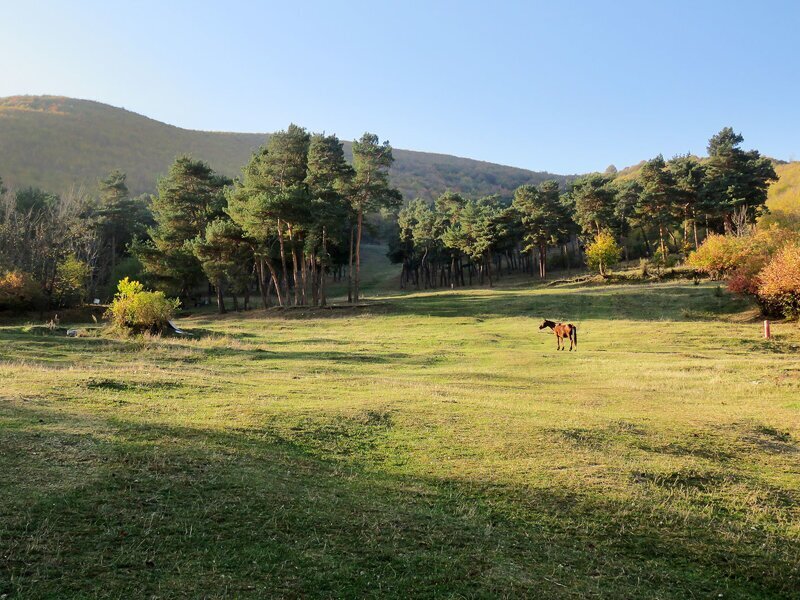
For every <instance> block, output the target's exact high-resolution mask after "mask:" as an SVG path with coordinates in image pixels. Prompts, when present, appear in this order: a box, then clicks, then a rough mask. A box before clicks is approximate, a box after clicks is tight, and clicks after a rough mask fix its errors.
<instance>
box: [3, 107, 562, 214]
mask: <svg viewBox="0 0 800 600" xmlns="http://www.w3.org/2000/svg"><path fill="white" fill-rule="evenodd" d="M267 137H268V134H264V133H220V132H209V131H192V130H188V129H181V128H180V127H174V126H172V125H167V124H165V123H161V122H159V121H155V120H153V119H150V118H147V117H144V116H142V115H139V114H136V113H134V112H131V111H128V110H125V109H122V108H116V107H113V106H109V105H107V104H101V103H99V102H93V101H90V100H77V99H73V98H63V97H55V96H13V97H8V98H0V177H2V178H3V180H4V181H5V182H6V184H7V185H9V186H27V185H35V186H38V187H42V188H44V189H47V190H50V191H55V192H63V191H65V190H67V189H69V188H70V187H72V186H74V185H78V186H80V185H85V186H90V187H91V186H94V185H95V182H96V181H97V179H98V178H99V177H101V176H103V175H105V174H106V173H107V172H108V171H110V170H111V169H115V168H120V169H122V170H124V171H125V172H126V173H128V179H129V185H130V188H131V191H132V192H133V193H142V192H152V191H153V190H154V189H155V182H156V179H157V178H158V176H159V175H162V174H164V173H165V172H166V171H167V168H168V167H169V165H170V163H171V162H172V160H173V159H174V158H175V156H177V155H178V154H182V153H189V154H191V155H193V156H195V157H196V158H201V159H203V160H205V161H207V162H208V163H209V164H210V165H211V166H212V167H213V168H214V169H216V170H218V171H220V172H222V173H225V174H226V175H229V176H231V177H234V176H236V175H238V174H239V171H240V169H241V167H242V165H244V164H245V163H246V162H247V160H248V158H249V157H250V154H251V153H252V152H253V150H254V149H255V148H257V147H258V146H260V145H261V144H263V143H264V142H265V141H266V139H267ZM350 151H351V148H350V143H349V142H345V152H346V153H348V155H349V154H350ZM395 158H396V161H395V165H394V167H393V169H392V181H393V183H394V185H395V186H397V187H398V188H399V189H400V191H401V192H402V193H403V196H404V197H405V198H413V197H416V196H420V197H424V198H428V199H431V198H434V197H436V196H437V195H439V194H440V193H442V192H443V191H445V190H446V189H452V190H457V191H460V192H463V193H465V194H468V195H475V196H482V195H487V194H494V193H499V194H502V195H504V196H510V195H511V193H512V192H513V190H514V189H515V188H516V187H518V186H520V185H522V184H524V183H534V184H535V183H540V182H541V181H544V180H545V179H551V178H555V179H558V180H559V181H561V182H564V181H565V177H563V176H557V175H552V174H550V173H546V172H534V171H527V170H525V169H517V168H514V167H506V166H502V165H496V164H492V163H488V162H482V161H477V160H471V159H467V158H459V157H456V156H449V155H445V154H433V153H428V152H414V151H410V150H399V149H398V150H395Z"/></svg>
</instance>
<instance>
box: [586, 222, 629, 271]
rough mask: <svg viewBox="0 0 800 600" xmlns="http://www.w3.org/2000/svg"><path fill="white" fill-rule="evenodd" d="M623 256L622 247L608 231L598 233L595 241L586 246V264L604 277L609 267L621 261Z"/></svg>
mask: <svg viewBox="0 0 800 600" xmlns="http://www.w3.org/2000/svg"><path fill="white" fill-rule="evenodd" d="M621 256H622V248H620V247H619V244H617V240H615V239H614V236H613V235H611V234H610V233H609V232H607V231H601V232H600V233H598V234H597V236H596V237H595V238H594V241H593V242H592V243H591V244H589V245H588V246H587V247H586V264H587V265H588V267H589V268H590V269H591V270H593V271H597V272H599V273H600V275H603V276H604V277H605V275H606V273H607V272H608V269H609V268H610V267H613V266H614V265H615V264H617V263H618V262H619V259H620V257H621Z"/></svg>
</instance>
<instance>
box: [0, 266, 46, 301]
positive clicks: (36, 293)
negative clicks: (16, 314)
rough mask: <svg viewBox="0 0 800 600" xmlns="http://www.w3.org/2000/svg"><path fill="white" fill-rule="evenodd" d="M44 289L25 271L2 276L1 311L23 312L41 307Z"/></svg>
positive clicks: (0, 283)
mask: <svg viewBox="0 0 800 600" xmlns="http://www.w3.org/2000/svg"><path fill="white" fill-rule="evenodd" d="M43 302H44V294H43V293H42V288H41V287H40V286H39V284H38V283H37V282H36V280H35V279H34V278H33V277H31V276H30V275H29V274H28V273H25V272H24V271H8V272H7V273H5V274H4V275H0V310H23V309H27V308H38V307H41V306H42V304H43Z"/></svg>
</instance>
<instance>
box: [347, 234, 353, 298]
mask: <svg viewBox="0 0 800 600" xmlns="http://www.w3.org/2000/svg"><path fill="white" fill-rule="evenodd" d="M347 301H348V302H350V303H351V304H352V302H353V225H350V257H349V259H348V268H347Z"/></svg>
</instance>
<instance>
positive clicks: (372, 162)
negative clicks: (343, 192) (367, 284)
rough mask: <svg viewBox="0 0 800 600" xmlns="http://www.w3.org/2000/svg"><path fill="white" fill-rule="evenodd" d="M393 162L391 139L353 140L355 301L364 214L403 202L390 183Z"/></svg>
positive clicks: (368, 136)
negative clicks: (383, 140)
mask: <svg viewBox="0 0 800 600" xmlns="http://www.w3.org/2000/svg"><path fill="white" fill-rule="evenodd" d="M392 162H394V158H393V157H392V147H391V146H390V145H389V142H388V141H385V142H383V143H382V144H381V143H380V141H379V139H378V136H377V135H375V134H373V133H365V134H364V135H363V136H361V139H360V140H357V141H355V142H353V166H354V168H355V177H354V178H353V185H352V188H351V192H350V203H351V205H352V207H353V212H354V213H355V217H356V232H355V281H354V283H353V293H352V301H353V302H358V300H359V296H360V293H361V290H360V285H361V235H362V231H363V228H364V215H365V214H367V213H369V212H371V211H375V210H379V209H382V208H395V207H398V206H399V205H400V202H401V201H402V196H401V195H400V192H399V191H397V190H396V189H394V188H392V187H391V186H390V184H389V169H390V168H391V166H392Z"/></svg>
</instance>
